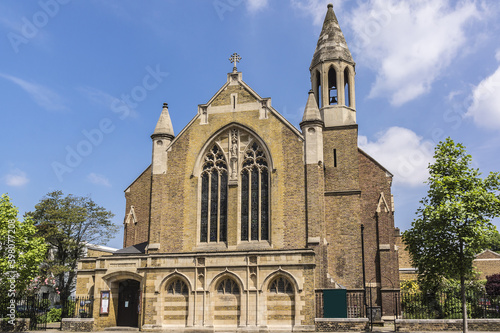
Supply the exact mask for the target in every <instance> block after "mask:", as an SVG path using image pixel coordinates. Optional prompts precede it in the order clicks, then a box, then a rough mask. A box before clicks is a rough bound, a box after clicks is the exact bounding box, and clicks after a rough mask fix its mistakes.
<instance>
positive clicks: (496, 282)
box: [485, 274, 500, 296]
mask: <svg viewBox="0 0 500 333" xmlns="http://www.w3.org/2000/svg"><path fill="white" fill-rule="evenodd" d="M485 288H486V292H487V293H488V295H490V296H499V295H500V274H493V275H490V276H487V277H486V285H485Z"/></svg>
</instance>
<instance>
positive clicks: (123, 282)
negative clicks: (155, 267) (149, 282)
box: [102, 271, 144, 327]
mask: <svg viewBox="0 0 500 333" xmlns="http://www.w3.org/2000/svg"><path fill="white" fill-rule="evenodd" d="M102 279H103V281H105V282H106V284H107V285H108V287H109V290H110V292H111V295H110V296H111V297H110V303H109V312H110V313H114V316H112V317H113V318H114V320H116V322H115V326H132V327H138V326H139V316H140V315H139V308H138V307H139V305H140V304H143V303H142V302H141V299H140V295H141V293H140V291H141V290H143V288H144V277H143V276H142V275H140V274H138V273H135V272H127V271H118V272H112V273H108V274H106V275H104V276H103V277H102Z"/></svg>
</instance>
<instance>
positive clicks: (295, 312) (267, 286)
mask: <svg viewBox="0 0 500 333" xmlns="http://www.w3.org/2000/svg"><path fill="white" fill-rule="evenodd" d="M275 282H280V283H283V284H285V286H284V288H283V290H281V288H275V289H274V290H272V289H273V286H274V285H275ZM286 284H288V288H286ZM290 287H291V288H292V289H293V290H290V289H289V288H290ZM261 290H262V291H263V293H264V297H262V299H263V302H264V304H263V306H264V308H265V309H266V312H265V313H266V316H267V317H266V318H265V320H266V324H267V325H268V326H282V327H283V326H288V327H292V326H294V325H295V321H296V319H298V318H299V315H300V309H299V307H298V305H299V300H300V296H299V293H300V292H301V289H299V285H298V283H297V280H296V279H295V278H294V276H293V275H292V274H290V273H289V272H286V271H284V270H282V269H279V270H277V271H275V272H272V273H270V274H269V275H268V276H267V277H266V278H265V279H264V281H263V283H262V289H261Z"/></svg>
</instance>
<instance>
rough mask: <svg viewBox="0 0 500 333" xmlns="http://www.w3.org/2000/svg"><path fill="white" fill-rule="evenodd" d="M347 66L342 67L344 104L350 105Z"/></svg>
mask: <svg viewBox="0 0 500 333" xmlns="http://www.w3.org/2000/svg"><path fill="white" fill-rule="evenodd" d="M349 86H350V83H349V68H347V67H346V68H345V69H344V96H345V99H344V100H345V106H351V94H350V92H349Z"/></svg>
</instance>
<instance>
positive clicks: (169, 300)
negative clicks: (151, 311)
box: [159, 271, 193, 326]
mask: <svg viewBox="0 0 500 333" xmlns="http://www.w3.org/2000/svg"><path fill="white" fill-rule="evenodd" d="M182 285H184V286H185V289H184V288H182ZM170 287H173V289H171V288H170ZM176 287H180V288H179V291H180V292H177V290H176V289H177V288H176ZM192 290H193V288H192V284H191V281H190V280H189V278H188V277H187V276H186V275H184V274H182V273H180V272H177V271H175V272H173V273H171V274H169V275H167V276H166V277H165V278H164V279H163V280H162V281H161V283H160V284H159V294H160V297H161V300H160V302H159V303H160V307H161V309H160V313H161V323H162V324H163V325H167V326H188V325H189V323H192V312H193V311H192V308H193V306H192V304H193V299H192Z"/></svg>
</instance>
